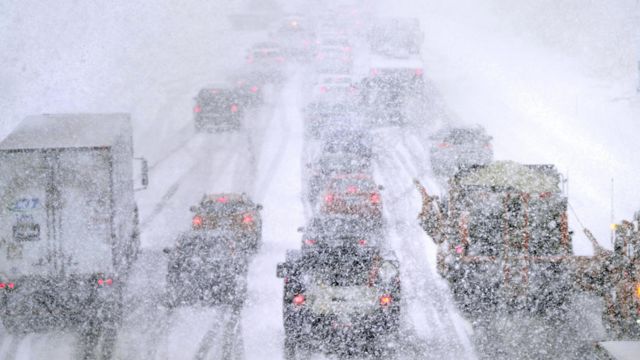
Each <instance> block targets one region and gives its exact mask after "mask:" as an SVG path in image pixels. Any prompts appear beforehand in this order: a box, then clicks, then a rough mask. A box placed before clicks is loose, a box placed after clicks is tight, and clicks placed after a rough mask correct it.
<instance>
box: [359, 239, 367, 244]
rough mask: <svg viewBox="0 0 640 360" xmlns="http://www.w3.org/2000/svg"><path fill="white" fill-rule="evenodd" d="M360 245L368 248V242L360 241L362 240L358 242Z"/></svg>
mask: <svg viewBox="0 0 640 360" xmlns="http://www.w3.org/2000/svg"><path fill="white" fill-rule="evenodd" d="M358 245H360V246H366V245H367V240H365V239H360V240H358Z"/></svg>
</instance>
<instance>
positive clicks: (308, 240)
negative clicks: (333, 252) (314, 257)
mask: <svg viewBox="0 0 640 360" xmlns="http://www.w3.org/2000/svg"><path fill="white" fill-rule="evenodd" d="M304 243H305V244H307V245H309V246H313V245H315V244H316V243H317V241H316V240H314V239H306V240H305V241H304Z"/></svg>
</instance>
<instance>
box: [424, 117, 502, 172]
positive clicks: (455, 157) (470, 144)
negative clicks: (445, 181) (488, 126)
mask: <svg viewBox="0 0 640 360" xmlns="http://www.w3.org/2000/svg"><path fill="white" fill-rule="evenodd" d="M431 140H432V145H431V149H430V154H431V169H432V170H433V173H434V174H435V175H436V176H439V177H444V178H449V177H451V176H453V175H454V174H455V173H456V172H458V170H462V169H467V168H470V167H471V166H473V165H487V164H489V163H490V162H491V161H492V160H493V150H492V148H491V140H492V137H491V136H489V135H487V133H486V132H485V130H484V129H483V128H482V127H479V126H478V127H469V128H463V127H460V128H445V129H443V130H441V131H439V132H438V133H436V134H435V135H433V136H431Z"/></svg>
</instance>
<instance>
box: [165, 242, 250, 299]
mask: <svg viewBox="0 0 640 360" xmlns="http://www.w3.org/2000/svg"><path fill="white" fill-rule="evenodd" d="M238 245H239V243H238V241H237V234H235V233H233V232H231V231H220V230H212V231H210V230H206V231H188V232H186V233H183V234H181V235H180V236H179V238H178V241H177V243H176V246H175V247H174V248H165V249H164V252H165V253H166V254H167V255H168V256H169V264H168V272H167V285H168V286H167V288H168V306H170V307H175V306H180V305H193V304H198V303H200V304H205V305H220V304H229V305H233V306H239V305H241V300H242V299H244V298H245V293H246V283H245V281H244V279H245V277H246V273H247V267H248V257H247V256H246V252H245V249H242V248H241V247H238Z"/></svg>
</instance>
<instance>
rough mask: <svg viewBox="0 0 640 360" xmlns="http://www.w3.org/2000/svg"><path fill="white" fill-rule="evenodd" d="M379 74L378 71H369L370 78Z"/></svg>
mask: <svg viewBox="0 0 640 360" xmlns="http://www.w3.org/2000/svg"><path fill="white" fill-rule="evenodd" d="M378 73H379V71H378V69H371V76H377V75H378Z"/></svg>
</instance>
